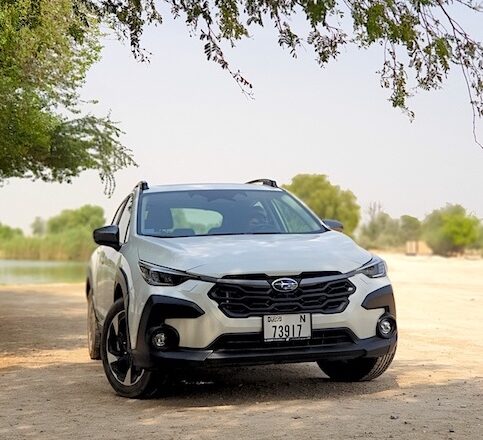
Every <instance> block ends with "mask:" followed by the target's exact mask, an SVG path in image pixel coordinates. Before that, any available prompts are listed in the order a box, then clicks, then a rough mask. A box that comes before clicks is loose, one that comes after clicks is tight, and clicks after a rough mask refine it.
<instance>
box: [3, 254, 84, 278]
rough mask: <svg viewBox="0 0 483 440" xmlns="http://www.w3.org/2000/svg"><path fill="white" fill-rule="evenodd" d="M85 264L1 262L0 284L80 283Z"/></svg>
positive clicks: (24, 261)
mask: <svg viewBox="0 0 483 440" xmlns="http://www.w3.org/2000/svg"><path fill="white" fill-rule="evenodd" d="M86 266H87V265H86V263H74V262H70V261H31V260H1V259H0V284H42V283H44V284H45V283H80V282H83V281H85V279H86Z"/></svg>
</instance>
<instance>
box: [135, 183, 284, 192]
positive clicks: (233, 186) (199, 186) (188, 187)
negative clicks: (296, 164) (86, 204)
mask: <svg viewBox="0 0 483 440" xmlns="http://www.w3.org/2000/svg"><path fill="white" fill-rule="evenodd" d="M223 189H227V190H243V191H247V190H254V191H282V190H281V189H280V188H274V187H272V186H268V185H260V184H254V183H183V184H173V185H153V186H150V187H149V189H146V190H145V191H143V192H144V193H157V192H168V191H195V190H223Z"/></svg>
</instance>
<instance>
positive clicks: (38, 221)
mask: <svg viewBox="0 0 483 440" xmlns="http://www.w3.org/2000/svg"><path fill="white" fill-rule="evenodd" d="M30 227H31V228H32V234H33V235H35V236H37V237H40V236H42V235H44V234H45V233H46V232H47V224H46V222H45V220H44V219H43V218H41V217H35V220H34V221H33V222H32V224H31V225H30Z"/></svg>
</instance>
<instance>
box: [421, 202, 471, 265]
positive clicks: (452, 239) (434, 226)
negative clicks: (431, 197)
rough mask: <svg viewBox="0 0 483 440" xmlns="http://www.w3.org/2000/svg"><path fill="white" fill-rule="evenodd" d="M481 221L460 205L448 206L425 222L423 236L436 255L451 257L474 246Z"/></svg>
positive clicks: (432, 214)
mask: <svg viewBox="0 0 483 440" xmlns="http://www.w3.org/2000/svg"><path fill="white" fill-rule="evenodd" d="M479 229H480V221H479V220H478V219H477V218H476V217H474V216H472V215H469V214H467V213H466V210H465V209H464V208H463V207H462V206H460V205H450V204H448V205H446V207H444V208H441V209H436V210H434V211H433V212H431V213H430V214H429V215H428V216H427V217H426V218H425V219H424V222H423V234H424V238H425V240H426V241H427V243H428V245H429V247H430V248H431V249H432V251H433V252H434V253H435V254H438V255H445V256H447V255H451V254H457V253H461V252H463V251H464V250H465V249H466V248H467V247H470V246H472V245H474V244H475V243H476V242H477V240H478V237H479Z"/></svg>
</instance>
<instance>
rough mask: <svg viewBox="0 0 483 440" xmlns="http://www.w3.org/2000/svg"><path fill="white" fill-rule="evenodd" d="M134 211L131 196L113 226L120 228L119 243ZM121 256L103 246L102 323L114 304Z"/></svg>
mask: <svg viewBox="0 0 483 440" xmlns="http://www.w3.org/2000/svg"><path fill="white" fill-rule="evenodd" d="M131 209H132V195H129V196H128V197H127V198H126V199H124V201H123V202H122V203H121V205H120V207H119V208H118V210H117V212H116V215H115V216H114V219H113V222H112V224H114V225H117V226H118V227H119V241H120V244H121V246H122V244H123V243H124V241H125V237H126V233H127V228H128V225H129V221H130V216H131ZM120 258H121V254H120V253H119V251H117V250H116V249H114V248H112V247H109V246H101V247H100V251H99V259H98V261H99V269H98V276H97V290H96V297H97V298H96V300H97V301H96V307H97V311H98V313H99V315H100V316H99V318H100V319H101V321H103V320H104V317H105V316H106V314H107V312H108V311H109V308H110V307H111V305H112V303H113V302H114V284H115V280H116V275H117V267H118V263H119V259H120Z"/></svg>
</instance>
